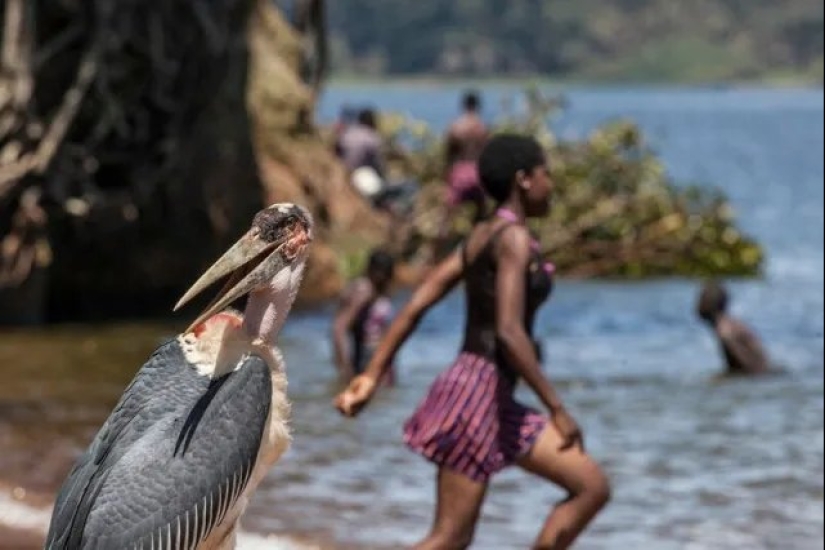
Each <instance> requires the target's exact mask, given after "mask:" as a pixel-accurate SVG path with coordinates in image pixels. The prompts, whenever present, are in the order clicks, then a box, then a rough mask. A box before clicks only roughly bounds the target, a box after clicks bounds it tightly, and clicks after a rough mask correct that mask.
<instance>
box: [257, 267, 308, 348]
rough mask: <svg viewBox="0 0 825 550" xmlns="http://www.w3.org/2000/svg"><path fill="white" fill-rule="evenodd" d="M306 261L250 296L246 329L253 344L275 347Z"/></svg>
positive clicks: (284, 271)
mask: <svg viewBox="0 0 825 550" xmlns="http://www.w3.org/2000/svg"><path fill="white" fill-rule="evenodd" d="M303 271H304V262H300V263H298V264H297V265H294V266H292V267H290V268H286V269H283V270H282V271H280V272H279V273H278V275H277V276H276V277H275V278H274V279H273V281H272V282H271V284H270V285H269V286H267V287H266V288H263V289H261V290H256V291H254V292H252V293H251V294H250V295H249V299H248V300H247V304H246V310H245V312H244V318H243V326H244V329H245V330H246V333H247V334H248V335H249V337H250V338H252V340H253V342H255V343H259V344H263V345H266V346H274V345H275V340H276V338H277V336H278V334H279V333H280V332H281V329H282V328H283V327H284V322H285V321H286V318H287V315H288V314H289V311H290V309H291V308H292V304H293V302H294V301H295V296H296V294H297V292H298V288H299V286H300V281H301V278H302V276H303Z"/></svg>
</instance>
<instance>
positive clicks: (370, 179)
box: [337, 108, 385, 198]
mask: <svg viewBox="0 0 825 550" xmlns="http://www.w3.org/2000/svg"><path fill="white" fill-rule="evenodd" d="M383 146H384V141H383V138H382V137H381V134H379V133H378V117H377V115H376V113H375V111H374V110H372V109H370V108H366V109H362V110H361V111H360V112H359V113H358V115H357V117H356V119H355V122H354V123H353V124H348V125H347V126H346V127H345V128H344V129H343V131H342V132H341V135H340V137H339V138H338V143H337V152H338V155H339V156H340V157H341V160H342V161H343V162H344V165H345V166H346V168H347V171H348V172H349V175H350V181H351V182H352V185H353V186H354V187H355V188H356V189H357V190H358V192H359V193H361V194H362V195H364V196H365V197H367V198H372V197H374V196H375V195H377V194H378V193H379V192H380V191H381V190H382V189H383V188H384V185H385V182H384V170H385V162H384V158H383Z"/></svg>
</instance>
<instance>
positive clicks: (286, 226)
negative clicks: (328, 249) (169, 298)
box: [175, 204, 313, 332]
mask: <svg viewBox="0 0 825 550" xmlns="http://www.w3.org/2000/svg"><path fill="white" fill-rule="evenodd" d="M312 230H313V222H312V216H311V215H310V214H309V212H307V211H306V210H305V209H304V208H301V207H300V206H296V205H293V204H273V205H272V206H270V207H269V208H266V209H264V210H261V211H260V212H258V214H256V215H255V219H254V220H253V222H252V228H251V229H250V230H249V232H247V233H246V235H244V236H243V237H241V239H240V240H239V241H238V242H237V243H235V245H233V246H232V248H230V249H229V250H228V251H227V252H226V253H225V254H224V255H223V256H222V257H221V258H220V259H219V260H218V261H217V262H215V264H214V265H212V267H210V268H209V269H208V270H207V271H206V273H204V274H203V275H202V276H201V277H200V279H198V281H197V282H196V283H195V284H194V285H192V288H190V289H189V290H188V291H187V292H186V294H185V295H184V296H183V298H181V299H180V301H179V302H178V303H177V305H176V306H175V311H177V310H178V309H180V308H181V307H183V305H185V304H186V303H188V302H189V301H190V300H192V298H194V297H195V296H196V295H198V294H200V293H201V292H203V291H204V290H205V289H206V288H207V287H209V286H211V285H212V284H214V283H215V282H217V281H218V280H219V279H222V278H224V277H226V276H229V278H228V280H227V282H226V284H225V285H224V287H223V289H222V290H221V291H220V292H219V293H218V295H217V296H216V297H215V299H214V300H213V301H212V303H211V304H210V305H209V307H207V308H206V309H205V310H204V311H203V313H201V314H200V315H199V316H198V318H197V319H196V320H195V322H193V323H192V325H191V326H190V327H189V329H188V330H187V332H189V331H191V330H192V329H193V328H194V327H197V326H198V325H199V324H201V323H202V322H204V321H206V320H207V319H209V318H210V317H212V316H213V315H214V314H216V313H218V312H220V311H221V310H223V309H224V308H226V307H227V306H229V305H230V304H232V302H234V301H235V300H237V299H239V298H241V297H242V296H245V295H247V294H250V293H253V292H257V291H263V290H276V291H286V292H287V293H290V294H294V292H295V291H297V288H296V289H292V288H278V287H279V286H284V285H298V284H300V278H295V277H279V274H281V273H282V272H284V271H285V270H287V271H292V270H293V269H294V268H295V267H296V266H297V265H298V264H301V265H302V264H303V263H304V262H305V261H306V257H307V253H308V248H309V244H310V243H311V242H312Z"/></svg>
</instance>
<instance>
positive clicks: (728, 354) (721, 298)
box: [696, 281, 772, 376]
mask: <svg viewBox="0 0 825 550" xmlns="http://www.w3.org/2000/svg"><path fill="white" fill-rule="evenodd" d="M696 309H697V313H698V314H699V317H700V318H701V319H702V320H703V321H705V322H706V323H708V324H709V325H710V326H711V328H712V329H713V332H714V334H715V336H716V338H717V340H718V341H719V346H720V348H721V349H722V354H723V355H724V357H725V362H726V363H727V375H729V376H745V375H754V374H767V373H770V372H771V371H772V369H771V365H770V362H769V360H768V356H767V354H766V353H765V350H764V349H763V348H762V344H761V343H760V342H759V338H757V336H756V334H754V333H753V331H752V330H751V329H750V328H748V327H747V326H746V325H745V324H744V323H742V322H741V321H739V320H738V319H735V318H733V317H731V316H730V315H729V314H728V291H727V290H726V289H725V287H723V286H722V285H721V284H719V283H718V282H716V281H710V282H708V283H705V285H704V286H703V287H702V292H701V293H700V294H699V301H698V303H697V306H696Z"/></svg>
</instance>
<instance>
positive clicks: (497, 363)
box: [336, 135, 610, 550]
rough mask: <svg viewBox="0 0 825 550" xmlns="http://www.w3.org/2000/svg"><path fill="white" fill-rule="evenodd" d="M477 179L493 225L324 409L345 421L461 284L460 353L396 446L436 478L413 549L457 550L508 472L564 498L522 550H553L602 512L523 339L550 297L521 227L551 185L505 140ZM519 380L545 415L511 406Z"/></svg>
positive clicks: (527, 142)
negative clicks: (429, 514)
mask: <svg viewBox="0 0 825 550" xmlns="http://www.w3.org/2000/svg"><path fill="white" fill-rule="evenodd" d="M479 173H480V176H481V182H482V185H483V186H484V189H485V190H486V192H487V193H488V194H489V195H490V196H491V197H492V198H493V199H494V200H495V201H496V203H497V205H498V209H497V211H496V214H495V216H493V217H492V218H491V219H488V220H484V221H480V222H478V223H477V224H476V225H475V227H474V228H473V230H472V231H471V232H470V234H469V236H468V237H467V239H466V241H465V242H464V244H463V246H462V247H461V248H460V249H459V250H458V251H456V252H453V253H452V254H451V255H450V256H449V257H448V258H446V259H445V260H444V261H442V262H441V263H440V264H439V265H438V266H437V267H435V268H434V270H433V271H432V272H431V273H430V275H429V276H428V277H427V279H426V280H425V281H424V282H423V283H422V284H421V286H420V287H419V288H418V289H417V290H416V292H415V293H414V295H413V296H412V298H411V299H410V301H409V302H408V303H407V304H406V306H405V307H404V309H403V310H402V311H401V313H400V314H399V316H398V317H397V318H396V319H395V321H394V322H393V323H392V325H391V326H390V328H389V331H388V333H387V336H386V337H385V338H384V339H383V341H382V342H381V344H380V345H379V347H378V349H377V350H376V352H375V354H374V355H373V357H372V360H371V361H370V362H369V364H368V365H367V368H366V370H365V372H364V373H363V374H362V375H360V376H358V377H356V378H355V379H354V380H353V381H352V382H351V383H350V385H349V387H348V388H347V389H346V391H344V392H343V393H341V394H340V395H339V396H338V398H337V399H336V406H337V407H338V409H339V410H340V411H341V412H342V413H343V414H345V415H347V416H355V415H357V414H358V413H359V412H360V411H361V409H362V408H363V407H364V406H365V405H366V404H367V403H368V402H369V401H370V399H372V397H373V396H374V395H375V392H376V389H377V387H378V383H377V381H378V380H379V379H380V378H381V376H382V374H383V372H384V371H385V369H386V368H387V367H388V365H389V364H390V363H391V361H392V359H393V357H394V356H395V354H396V353H397V351H398V349H399V348H400V347H401V345H402V344H403V343H404V342H405V341H406V339H407V338H408V337H409V336H410V334H411V333H412V331H413V330H414V329H415V327H416V325H417V324H418V322H419V321H420V320H421V318H422V316H423V315H424V314H425V313H426V312H427V311H428V310H429V309H430V308H431V307H432V306H433V305H435V304H436V303H437V302H439V301H440V300H441V299H442V298H444V296H445V295H446V294H447V293H448V292H450V290H452V289H453V288H454V287H455V286H456V285H457V284H458V283H459V282H462V281H463V282H464V288H465V292H466V296H467V300H466V304H467V317H466V325H465V331H464V344H463V346H462V350H461V353H460V354H459V356H458V358H457V359H456V361H455V362H454V363H453V365H452V366H451V367H449V368H448V369H447V370H446V371H444V372H443V373H442V374H441V375H440V376H438V378H436V380H435V381H434V382H433V384H432V386H431V387H430V390H429V393H428V394H427V396H426V397H425V399H424V400H423V402H422V403H421V405H420V406H419V408H418V409H417V410H416V411H415V413H414V414H413V415H412V417H411V418H410V419H409V420H408V421H407V422H406V424H405V426H404V439H405V442H406V443H407V445H408V446H409V447H410V448H411V449H412V450H413V451H415V452H417V453H419V454H421V455H422V456H424V457H425V458H426V459H428V460H430V461H431V462H433V463H435V464H436V465H437V466H438V478H437V495H438V505H437V507H436V512H435V521H434V523H433V526H432V528H431V530H430V533H429V535H427V537H426V538H425V539H424V540H423V541H421V542H420V543H419V544H418V545H416V546H415V548H417V549H418V550H431V549H432V550H435V549H456V548H467V547H468V546H469V545H470V544H471V542H472V540H473V534H474V532H475V527H476V522H477V521H478V518H479V514H480V511H481V507H482V504H483V502H484V497H485V494H486V492H487V487H488V484H489V482H490V479H491V478H492V477H493V476H494V475H495V474H496V473H498V472H499V471H501V470H502V469H504V468H505V467H507V466H511V465H518V466H520V467H521V468H522V469H523V470H525V471H527V472H530V473H532V474H534V475H537V476H539V477H541V478H543V479H545V480H547V481H549V482H551V483H554V484H556V485H558V486H560V487H562V488H563V489H565V490H566V491H567V492H568V497H567V498H566V499H565V500H564V501H562V502H561V503H559V504H558V505H557V506H556V507H555V509H554V510H553V511H552V512H551V513H550V515H549V517H548V518H547V520H546V522H545V524H544V526H543V528H542V530H541V532H540V534H539V536H538V538H537V540H536V542H535V546H534V548H537V549H553V550H561V549H564V548H568V547H569V546H570V545H571V544H572V543H573V541H574V540H575V539H576V538H577V537H578V536H579V534H580V533H581V532H582V531H583V530H584V528H585V527H586V526H587V525H588V523H590V521H591V520H592V519H593V518H594V517H595V516H596V514H597V513H598V512H599V511H600V510H601V509H602V507H604V505H605V504H606V503H607V501H608V499H609V495H610V487H609V483H608V480H607V478H606V477H605V475H604V473H602V470H601V469H600V468H599V466H598V465H597V464H596V463H595V462H594V461H593V459H592V458H591V457H590V456H589V455H588V454H587V453H586V452H585V450H584V444H583V437H582V433H581V431H580V429H579V426H578V425H577V424H576V421H575V420H573V417H572V416H571V415H570V413H569V412H568V411H567V410H566V409H565V407H564V405H563V404H562V401H561V399H560V398H559V396H558V394H557V393H556V391H555V389H554V388H553V386H552V384H551V383H550V382H549V381H548V380H547V379H546V378H545V377H544V375H543V374H542V372H541V365H540V364H539V360H538V357H537V355H536V347H535V346H534V343H533V339H532V327H533V320H534V318H535V315H536V311H537V310H538V308H539V306H540V305H541V304H542V303H543V302H544V301H545V300H546V299H547V298H548V296H549V294H550V291H551V286H552V275H553V266H552V265H551V264H547V263H544V262H543V261H542V258H541V256H540V254H539V251H538V247H537V243H536V241H535V239H534V238H533V236H532V235H531V233H530V231H529V230H528V228H527V227H526V225H525V222H526V219H527V218H530V217H540V216H545V215H546V214H547V213H548V211H549V206H550V194H551V191H552V182H551V181H550V177H549V173H548V170H547V162H546V159H545V155H544V152H543V150H542V148H541V146H540V145H539V144H538V143H537V142H536V141H535V140H534V139H531V138H527V137H522V136H516V135H500V136H497V137H495V138H493V139H492V140H491V141H490V142H489V144H488V145H487V146H486V147H485V148H484V151H483V153H482V155H481V158H480V159H479ZM519 379H523V380H524V381H525V382H527V384H528V385H529V386H530V387H531V388H532V389H533V391H535V392H536V395H537V396H538V397H539V399H540V400H541V402H542V404H543V405H544V407H545V408H546V409H547V414H540V413H539V412H537V411H534V410H532V409H530V408H528V407H526V406H524V405H522V404H521V403H519V402H517V401H516V400H515V399H514V396H513V392H514V389H515V386H516V383H517V381H518V380H519Z"/></svg>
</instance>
